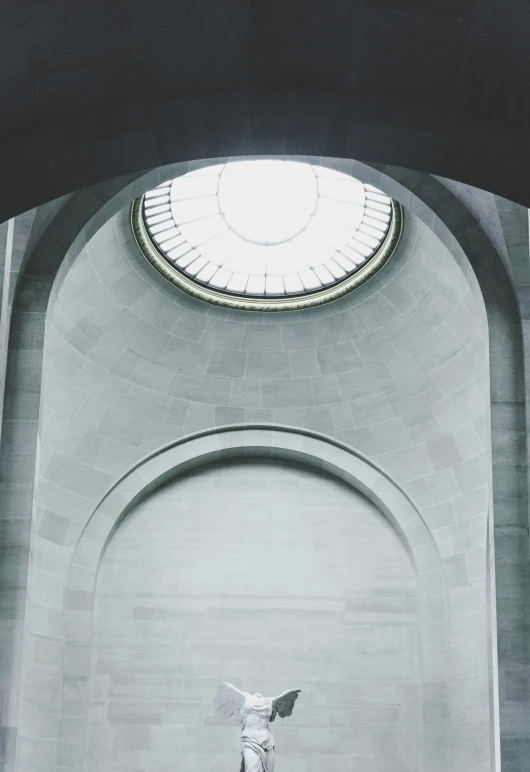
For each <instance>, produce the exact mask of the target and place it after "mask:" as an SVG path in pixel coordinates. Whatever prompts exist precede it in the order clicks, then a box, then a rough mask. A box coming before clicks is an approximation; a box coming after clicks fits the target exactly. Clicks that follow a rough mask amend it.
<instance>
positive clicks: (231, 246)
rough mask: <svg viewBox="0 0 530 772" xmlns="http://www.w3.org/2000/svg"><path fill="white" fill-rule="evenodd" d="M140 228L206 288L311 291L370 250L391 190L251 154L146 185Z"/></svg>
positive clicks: (259, 293) (357, 266) (271, 294)
mask: <svg viewBox="0 0 530 772" xmlns="http://www.w3.org/2000/svg"><path fill="white" fill-rule="evenodd" d="M143 217H144V223H145V227H146V229H147V233H148V235H149V237H150V239H151V241H152V242H153V244H154V245H155V246H156V249H157V251H158V252H159V253H160V254H161V255H162V256H163V257H164V258H165V260H166V261H167V262H168V263H169V264H170V265H171V266H173V267H174V268H175V269H176V270H177V271H180V272H181V273H182V274H183V275H184V276H187V277H188V278H189V279H192V280H193V281H195V282H197V283H198V284H200V285H202V286H205V287H209V288H211V289H212V290H214V291H216V292H222V293H225V294H231V295H239V296H244V297H250V298H252V297H254V298H281V297H283V298H285V297H296V296H301V295H306V294H308V293H315V292H319V291H322V290H323V289H326V288H329V287H333V286H334V285H336V284H340V283H342V282H344V280H346V279H348V277H350V276H352V275H353V274H355V273H357V272H358V271H359V270H361V269H362V268H363V267H364V266H365V265H366V264H367V263H368V262H369V261H370V260H372V258H374V256H375V255H376V253H377V252H378V251H379V249H380V247H381V245H382V243H383V242H384V240H385V238H386V236H387V233H388V231H389V228H390V226H391V223H392V202H391V199H390V198H389V197H388V196H386V195H385V194H384V193H382V192H381V191H380V190H378V189H377V188H374V187H372V186H371V185H365V184H364V183H362V182H359V181H358V180H356V179H354V178H353V177H350V176H348V175H346V174H343V173H341V172H337V171H334V170H332V169H328V168H325V167H321V166H314V165H311V164H307V163H300V162H294V161H282V160H268V159H256V160H251V161H233V162H231V163H228V164H218V165H215V166H209V167H205V168H203V169H199V170H197V171H193V172H190V173H188V174H185V175H184V176H182V177H178V178H176V179H174V180H171V181H169V182H164V183H162V184H161V185H159V186H158V187H157V188H155V189H154V190H151V191H149V192H148V193H146V195H145V197H144V202H143Z"/></svg>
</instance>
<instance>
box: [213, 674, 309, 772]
mask: <svg viewBox="0 0 530 772" xmlns="http://www.w3.org/2000/svg"><path fill="white" fill-rule="evenodd" d="M300 692H301V689H291V690H289V691H286V692H282V693H281V694H279V695H278V696H277V697H264V696H263V694H258V693H256V694H249V693H248V692H242V691H240V689H238V688H237V687H236V686H234V685H233V684H229V683H224V684H222V685H221V686H220V687H219V689H218V691H217V694H216V696H215V699H214V701H213V704H214V707H215V711H216V713H217V715H218V716H219V717H220V718H231V717H232V716H233V717H235V718H236V719H237V720H238V721H239V723H240V724H242V726H243V728H242V730H241V769H240V772H274V737H273V736H272V733H271V731H270V729H269V724H270V722H271V721H274V719H275V718H276V716H277V715H278V716H280V718H285V717H286V716H290V715H291V714H292V712H293V708H294V704H295V702H296V700H297V699H298V695H299V694H300Z"/></svg>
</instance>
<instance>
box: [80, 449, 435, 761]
mask: <svg viewBox="0 0 530 772" xmlns="http://www.w3.org/2000/svg"><path fill="white" fill-rule="evenodd" d="M190 504H191V505H192V510H190ZM264 522H267V529H266V535H265V534H264V531H263V523H264ZM338 531H340V533H341V538H340V540H338V539H337V537H336V534H337V532H338ZM330 561H331V563H332V564H333V565H334V568H333V570H331V571H330V570H329V567H330V565H331V564H330ZM131 564H134V565H135V566H136V570H135V572H134V574H133V575H131V572H130V568H129V567H130V566H131ZM397 587H399V595H400V598H399V599H396V600H395V601H392V602H389V600H388V598H389V595H393V594H394V593H395V592H396V588H397ZM243 588H244V591H243ZM416 593H417V588H416V578H415V574H414V571H413V568H412V565H411V563H410V559H409V557H408V555H407V553H406V550H405V549H404V546H403V545H402V543H401V542H400V540H399V538H398V537H397V534H396V533H395V531H394V530H393V529H392V527H391V526H390V524H389V523H388V522H387V521H386V519H385V518H384V517H382V516H381V514H380V513H379V512H378V511H377V509H376V508H375V507H374V505H373V504H371V503H370V502H368V501H367V500H366V499H364V497H363V496H361V495H360V494H358V493H356V492H355V491H353V490H352V489H351V488H349V487H347V486H344V485H342V484H340V483H339V482H337V481H333V480H331V479H329V478H327V477H326V476H322V475H320V474H316V473H314V472H311V471H309V470H304V469H303V468H301V467H298V466H289V465H287V466H285V465H282V464H279V463H278V462H264V461H259V460H256V461H251V462H249V463H247V464H241V463H237V462H236V463H234V464H232V465H230V464H227V463H226V462H223V465H221V466H220V465H215V466H213V467H210V468H206V469H205V470H204V471H199V472H196V473H193V474H191V475H189V476H187V477H184V478H182V479H181V480H180V481H178V482H175V483H171V484H169V485H168V486H166V487H164V488H162V489H160V490H159V491H157V492H156V493H155V494H153V495H152V496H150V497H149V498H148V499H146V500H145V501H144V502H143V503H142V504H141V505H140V506H139V507H137V508H136V509H135V510H134V512H133V513H131V514H130V515H129V517H128V518H127V520H126V521H125V523H124V524H123V526H121V527H120V529H119V531H118V533H117V535H116V536H115V538H114V539H113V541H112V543H111V546H110V548H109V550H108V551H107V553H106V555H105V558H104V561H103V565H102V567H101V570H100V578H99V582H98V590H97V595H96V613H95V636H94V644H93V645H94V666H93V667H94V669H93V671H92V675H91V679H92V683H93V689H92V697H91V702H90V709H89V713H90V716H91V720H90V734H89V744H88V759H89V762H88V769H89V770H91V772H92V770H94V771H95V770H99V769H100V768H101V765H102V764H104V763H106V764H108V765H109V766H116V767H117V768H120V767H126V766H128V767H130V768H136V767H138V765H141V764H142V763H152V761H153V760H156V763H157V764H158V766H159V767H162V768H163V767H164V766H168V767H171V766H172V765H174V763H175V754H177V753H178V756H179V769H182V770H190V772H191V771H192V770H195V769H196V768H197V765H205V764H206V765H208V764H214V765H218V764H219V763H223V764H226V765H230V764H232V765H233V763H234V759H235V761H236V763H238V756H239V748H238V731H237V728H236V727H235V726H234V725H231V724H230V722H228V721H223V720H220V719H218V718H216V717H215V716H214V711H213V706H212V698H213V696H214V695H215V692H216V690H217V687H218V685H219V683H220V682H221V681H223V680H231V681H233V682H235V683H237V684H238V685H240V686H241V687H242V688H244V689H246V690H250V691H254V690H256V691H259V692H261V693H267V692H271V693H275V690H276V691H278V692H280V691H283V690H284V688H283V687H284V684H285V679H287V686H286V687H285V688H289V685H291V682H292V685H293V686H297V687H298V688H301V689H302V692H301V694H300V697H299V700H298V703H297V705H296V708H295V710H294V712H293V715H292V716H291V717H290V718H289V719H286V720H285V721H284V722H280V721H279V720H277V721H275V723H274V724H273V725H272V727H271V728H273V730H274V735H275V739H276V745H277V749H278V761H277V764H278V766H280V765H281V766H282V767H292V768H296V769H299V768H300V769H303V768H305V765H306V764H307V761H308V759H309V758H314V757H316V758H318V759H319V761H320V765H321V766H323V767H325V768H327V769H342V768H348V769H350V768H351V767H350V765H351V764H354V765H358V764H362V766H363V769H366V770H368V771H370V772H372V771H373V772H376V770H377V771H378V770H380V769H382V768H385V766H386V767H387V768H388V766H389V765H395V764H396V763H399V764H401V765H402V767H403V768H406V769H408V770H411V772H412V770H419V769H421V696H420V695H421V687H420V685H419V683H418V682H417V673H418V668H419V650H418V624H419V617H418V602H417V594H416ZM124 630H127V634H126V635H125V636H124V634H123V633H124ZM293 679H294V681H293ZM271 690H272V691H271ZM358 735H362V736H361V737H359V736H358ZM102 737H105V738H107V739H106V740H105V744H104V745H103V746H102V744H101V743H102ZM101 753H103V756H101V757H100V755H99V754H101Z"/></svg>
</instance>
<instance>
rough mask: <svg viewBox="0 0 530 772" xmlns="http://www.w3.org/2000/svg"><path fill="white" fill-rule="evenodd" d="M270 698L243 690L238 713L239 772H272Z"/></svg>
mask: <svg viewBox="0 0 530 772" xmlns="http://www.w3.org/2000/svg"><path fill="white" fill-rule="evenodd" d="M271 715H272V698H268V697H263V696H262V695H261V694H248V692H245V702H244V703H243V706H242V708H241V710H240V713H239V721H240V722H241V723H242V724H243V729H242V730H241V746H242V754H243V758H242V760H241V772H274V737H273V736H272V733H271V731H270V729H269V721H270V719H271Z"/></svg>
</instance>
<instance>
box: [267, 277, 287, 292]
mask: <svg viewBox="0 0 530 772" xmlns="http://www.w3.org/2000/svg"><path fill="white" fill-rule="evenodd" d="M265 294H266V295H284V294H285V290H284V287H283V279H282V277H281V276H266V277H265Z"/></svg>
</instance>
